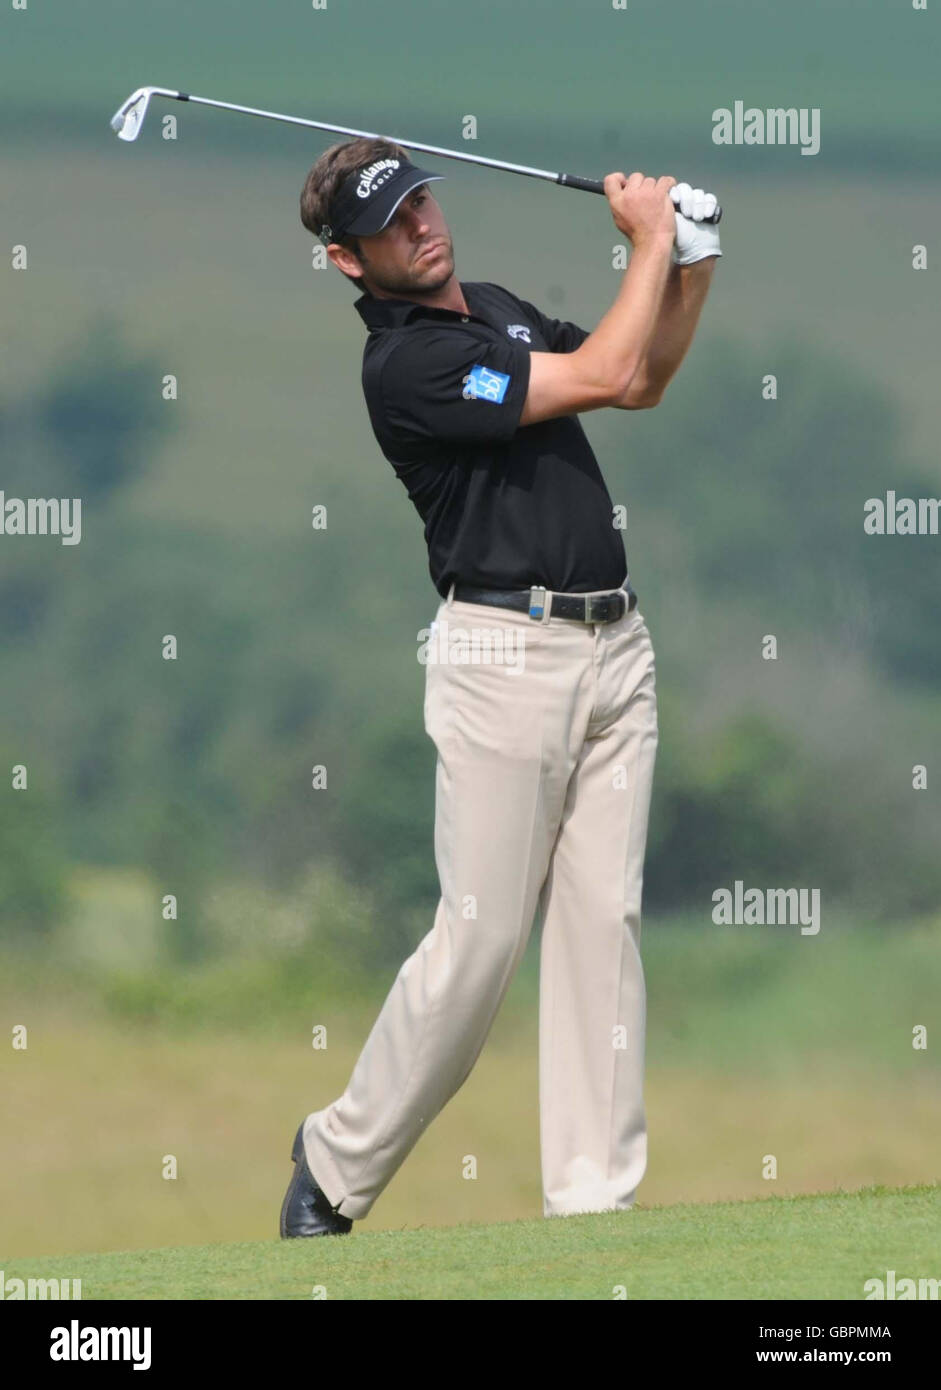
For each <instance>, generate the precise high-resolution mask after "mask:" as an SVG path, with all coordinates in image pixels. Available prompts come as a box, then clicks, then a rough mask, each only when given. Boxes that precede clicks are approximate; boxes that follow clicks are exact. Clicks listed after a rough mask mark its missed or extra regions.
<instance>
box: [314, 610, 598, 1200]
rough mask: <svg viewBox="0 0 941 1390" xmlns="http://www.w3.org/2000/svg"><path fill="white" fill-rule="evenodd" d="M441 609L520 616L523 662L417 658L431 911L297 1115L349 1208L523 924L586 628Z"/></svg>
mask: <svg viewBox="0 0 941 1390" xmlns="http://www.w3.org/2000/svg"><path fill="white" fill-rule="evenodd" d="M445 618H446V619H447V620H448V622H449V624H450V625H451V628H452V630H453V628H454V627H455V626H462V627H463V628H464V629H466V630H468V631H473V630H474V629H477V630H481V629H488V630H489V629H491V628H495V627H503V628H504V629H506V628H510V629H515V630H516V632H517V633H519V631H521V630H523V631H524V633H525V639H524V640H525V643H526V645H525V646H524V648H523V651H524V657H525V659H524V666H523V669H522V671H521V672H520V673H519V674H512V673H511V672H510V670H509V669H508V668H507V666H506V665H498V664H489V665H488V664H477V665H474V664H464V665H448V664H430V665H429V666H428V667H427V672H426V698H425V725H426V729H427V731H428V733H429V735H430V736H431V738H432V739H433V740H434V742H435V745H436V747H437V750H438V761H437V773H436V815H435V857H436V862H437V867H438V874H439V878H440V883H441V899H440V902H439V904H438V909H437V912H436V914H435V920H434V926H433V928H432V930H431V931H430V932H429V934H428V935H427V936H426V937H425V939H424V940H423V941H422V942H421V943H420V945H419V946H418V949H417V950H416V951H415V952H414V954H413V955H412V956H410V957H409V959H408V960H407V961H406V962H405V964H404V965H403V966H402V968H401V970H400V971H399V973H398V976H397V977H396V979H395V981H394V983H393V985H392V988H391V990H390V992H389V995H388V997H387V999H386V1001H385V1003H384V1005H383V1007H382V1010H381V1012H380V1014H379V1017H378V1018H377V1020H376V1023H375V1025H374V1027H373V1029H372V1032H371V1033H370V1035H369V1037H368V1039H367V1041H366V1044H365V1046H364V1048H363V1051H362V1053H361V1055H360V1057H359V1060H358V1061H357V1063H356V1066H355V1068H354V1070H353V1074H352V1076H351V1078H350V1081H349V1084H348V1086H347V1088H346V1091H345V1092H344V1094H343V1096H341V1097H340V1099H339V1100H337V1101H336V1102H334V1103H333V1104H332V1105H330V1106H328V1107H327V1108H326V1109H324V1110H321V1111H318V1112H316V1113H314V1114H312V1115H309V1116H308V1117H307V1120H306V1121H305V1124H304V1142H305V1150H306V1156H307V1162H308V1165H309V1167H310V1170H311V1172H312V1173H313V1175H314V1177H315V1179H316V1181H317V1182H318V1184H319V1185H320V1186H321V1188H322V1189H323V1191H324V1193H325V1194H326V1196H327V1198H328V1200H329V1201H330V1203H331V1205H332V1206H334V1207H336V1208H338V1210H339V1212H340V1214H341V1215H343V1216H348V1217H351V1218H353V1219H354V1220H355V1219H359V1218H361V1217H363V1216H365V1215H366V1213H367V1212H368V1211H369V1210H370V1208H371V1206H372V1205H373V1203H374V1201H375V1200H376V1198H377V1197H378V1195H379V1193H380V1192H381V1191H382V1190H383V1188H384V1187H385V1186H386V1185H387V1183H388V1182H389V1181H390V1179H391V1178H392V1176H393V1174H394V1173H395V1172H396V1170H397V1169H398V1167H399V1165H400V1164H401V1163H402V1161H403V1160H404V1159H405V1157H406V1155H407V1154H408V1153H409V1151H410V1150H411V1149H412V1147H413V1146H414V1144H415V1143H416V1142H417V1140H418V1139H419V1138H420V1137H421V1135H422V1134H423V1133H424V1131H425V1129H427V1127H428V1125H429V1124H430V1123H431V1121H432V1120H433V1119H434V1118H435V1116H436V1115H437V1114H438V1112H439V1111H440V1110H441V1108H442V1107H443V1106H444V1105H445V1104H446V1102H447V1101H448V1100H449V1099H450V1097H451V1096H453V1095H454V1093H455V1092H456V1091H457V1090H458V1088H459V1087H460V1086H461V1085H462V1083H463V1082H464V1081H465V1080H466V1078H467V1076H468V1075H469V1073H470V1071H471V1069H472V1067H473V1065H474V1062H475V1061H476V1060H477V1057H478V1056H479V1054H480V1051H481V1049H482V1047H483V1044H484V1041H485V1040H486V1037H487V1033H488V1032H489V1029H490V1026H491V1024H492V1022H493V1019H494V1017H495V1016H496V1013H497V1010H498V1009H499V1007H500V1004H501V1002H502V1000H503V997H504V995H505V993H506V990H507V988H508V986H509V984H510V981H511V979H512V977H513V973H514V971H515V970H516V967H517V965H518V964H519V961H520V959H521V957H522V955H523V952H524V949H525V946H526V941H527V939H528V936H529V933H530V930H531V928H532V923H533V919H534V916H535V910H536V904H537V901H538V897H539V892H540V889H541V887H542V884H543V882H544V881H545V876H546V872H547V869H548V865H549V856H550V853H551V850H552V845H553V842H554V840H555V837H556V833H557V830H558V825H559V820H560V817H561V814H562V807H563V804H564V798H565V788H566V786H567V784H568V780H569V777H570V775H571V772H572V768H573V767H574V762H575V757H576V756H577V752H578V749H579V748H580V746H581V742H582V738H583V736H584V725H585V723H586V722H587V716H588V711H589V706H590V692H591V689H592V677H591V669H592V650H593V641H592V632H591V629H582V630H581V631H577V632H575V631H572V629H571V628H570V629H569V630H567V631H564V630H560V629H559V628H558V626H556V627H553V629H552V630H551V631H550V630H548V629H545V628H544V629H541V630H536V631H534V628H535V625H534V624H531V623H530V622H529V619H528V618H527V617H526V615H524V614H514V613H510V614H507V613H503V612H499V611H496V610H494V609H488V608H486V607H484V606H481V605H471V604H463V603H454V604H452V605H451V606H450V607H448V606H446V605H443V606H442V607H441V608H439V610H438V620H439V621H441V620H443V619H445ZM573 718H576V719H578V720H580V724H579V727H578V729H577V730H575V731H573V727H572V721H573Z"/></svg>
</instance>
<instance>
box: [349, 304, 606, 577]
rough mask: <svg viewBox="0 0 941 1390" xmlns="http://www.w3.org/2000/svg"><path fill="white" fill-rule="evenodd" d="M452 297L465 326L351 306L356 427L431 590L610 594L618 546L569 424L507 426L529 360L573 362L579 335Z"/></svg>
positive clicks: (589, 463)
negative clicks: (356, 324) (415, 539)
mask: <svg viewBox="0 0 941 1390" xmlns="http://www.w3.org/2000/svg"><path fill="white" fill-rule="evenodd" d="M461 288H462V290H463V292H464V298H465V300H466V302H467V306H468V308H469V309H470V311H471V312H470V315H462V314H460V313H458V312H457V311H455V310H452V309H430V308H427V307H426V306H424V305H422V304H417V303H414V302H413V301H410V300H403V299H374V298H373V297H372V296H371V295H363V296H362V297H361V298H360V299H358V300H357V301H356V309H357V310H358V312H359V314H360V316H361V317H362V319H363V321H364V322H365V323H366V325H367V327H368V328H369V336H368V338H367V340H366V346H365V349H364V352H363V391H364V393H365V396H366V405H367V407H368V409H369V418H370V420H371V422H372V427H373V430H374V432H375V435H376V438H377V440H378V441H379V446H380V448H381V449H382V452H383V454H384V455H385V457H386V458H387V459H388V460H389V462H390V463H391V464H392V465H393V467H394V469H395V471H396V474H397V475H398V477H399V478H400V479H401V481H402V482H403V483H404V485H405V487H406V489H407V491H408V495H409V497H410V498H411V500H412V502H413V503H414V504H415V506H416V508H417V509H418V513H419V515H420V516H421V519H422V521H423V522H424V523H425V540H426V542H427V545H428V564H429V569H430V571H431V578H432V582H433V583H434V586H435V588H436V589H437V590H438V592H439V594H441V595H446V594H447V593H448V590H449V588H450V586H451V584H452V582H459V583H465V584H473V585H477V586H480V587H481V588H491V589H525V588H529V587H530V585H532V584H544V585H545V586H546V588H547V589H556V590H563V591H568V592H571V593H586V592H588V591H589V590H592V589H616V588H618V587H619V585H621V584H622V583H623V581H624V579H625V577H626V575H627V563H626V559H625V554H624V544H623V541H622V539H621V533H620V531H618V530H616V529H615V527H614V524H613V519H614V518H613V506H612V502H611V497H610V495H609V493H608V489H607V487H606V486H605V482H604V479H603V478H602V476H601V470H600V469H599V467H598V462H597V460H596V458H595V455H594V452H593V451H592V448H591V445H590V444H589V443H588V440H587V438H586V436H585V432H584V430H583V429H582V427H581V424H580V423H579V421H578V418H577V417H576V416H574V415H565V416H560V417H559V418H558V419H555V420H544V421H540V422H539V423H537V424H534V425H525V426H521V425H520V423H519V418H520V414H521V413H522V409H523V403H524V401H525V399H526V391H527V388H528V386H529V354H530V352H574V350H575V349H576V348H577V347H578V346H579V345H580V344H581V343H582V342H584V340H585V338H587V337H588V333H587V331H586V330H585V329H583V328H578V327H577V326H576V325H575V324H573V323H562V322H559V321H558V320H557V319H549V318H547V317H546V316H545V315H544V314H542V313H540V311H539V310H538V309H536V308H535V307H534V306H533V305H532V304H529V303H527V302H526V301H525V300H523V299H517V297H516V295H514V294H511V293H510V292H509V290H505V289H502V288H501V287H500V286H499V285H491V284H485V283H463V284H462V286H461Z"/></svg>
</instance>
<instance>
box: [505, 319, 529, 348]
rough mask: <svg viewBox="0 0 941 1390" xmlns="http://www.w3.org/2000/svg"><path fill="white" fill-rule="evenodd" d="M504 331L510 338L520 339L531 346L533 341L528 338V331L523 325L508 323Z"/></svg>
mask: <svg viewBox="0 0 941 1390" xmlns="http://www.w3.org/2000/svg"><path fill="white" fill-rule="evenodd" d="M506 331H507V333H509V335H510V337H511V338H522V340H523V342H524V343H529V344H530V345H531V344H532V341H533V340H532V338H531V337H530V336H529V329H528V328H527V326H526V324H525V323H508V324H507V326H506Z"/></svg>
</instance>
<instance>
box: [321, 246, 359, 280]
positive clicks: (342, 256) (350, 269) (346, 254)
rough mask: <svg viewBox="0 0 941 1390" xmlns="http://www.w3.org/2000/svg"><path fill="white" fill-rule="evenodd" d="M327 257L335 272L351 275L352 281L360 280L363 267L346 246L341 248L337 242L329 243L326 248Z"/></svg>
mask: <svg viewBox="0 0 941 1390" xmlns="http://www.w3.org/2000/svg"><path fill="white" fill-rule="evenodd" d="M327 255H328V257H329V258H330V260H331V261H332V262H333V264H334V265H335V266H336V268H337V270H341V271H342V272H343V274H344V275H351V276H352V277H353V279H354V280H359V279H361V278H362V274H363V267H362V266H361V265H360V262H359V258H358V257H357V255H356V253H355V252H354V251H351V250H350V248H349V247H348V246H341V245H340V244H339V242H336V241H331V243H330V245H329V246H328V247H327Z"/></svg>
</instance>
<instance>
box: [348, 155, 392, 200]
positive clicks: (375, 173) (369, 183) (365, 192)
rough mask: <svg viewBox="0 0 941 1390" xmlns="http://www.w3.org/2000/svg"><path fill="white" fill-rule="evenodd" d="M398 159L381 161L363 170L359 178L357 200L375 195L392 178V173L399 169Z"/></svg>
mask: <svg viewBox="0 0 941 1390" xmlns="http://www.w3.org/2000/svg"><path fill="white" fill-rule="evenodd" d="M398 167H399V161H398V160H397V159H380V160H377V161H376V163H375V164H370V165H369V167H368V168H366V169H363V170H362V172H361V173H360V176H359V187H358V188H357V190H356V196H357V198H368V197H369V196H370V195H371V194H373V193H375V191H376V189H377V188H381V187H382V185H383V184H384V183H385V182H386V181H387V180H388V179H391V177H392V171H393V170H395V169H398Z"/></svg>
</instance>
